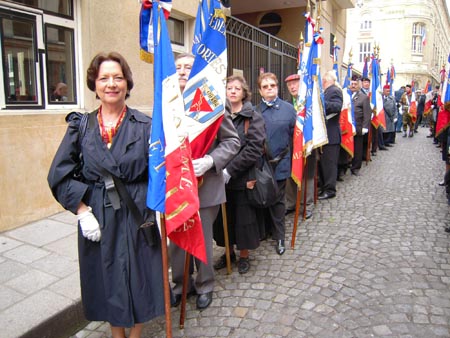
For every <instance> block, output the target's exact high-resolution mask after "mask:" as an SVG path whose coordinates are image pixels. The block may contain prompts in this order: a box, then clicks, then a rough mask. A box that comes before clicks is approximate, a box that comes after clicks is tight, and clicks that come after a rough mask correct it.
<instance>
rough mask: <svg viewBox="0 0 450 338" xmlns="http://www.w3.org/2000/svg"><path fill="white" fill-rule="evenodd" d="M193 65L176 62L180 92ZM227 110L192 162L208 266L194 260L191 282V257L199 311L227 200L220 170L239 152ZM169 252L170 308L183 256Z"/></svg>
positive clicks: (187, 60) (209, 285)
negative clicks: (216, 223) (213, 135)
mask: <svg viewBox="0 0 450 338" xmlns="http://www.w3.org/2000/svg"><path fill="white" fill-rule="evenodd" d="M193 63H194V55H192V54H189V53H182V54H180V55H178V57H177V58H176V60H175V65H176V69H177V74H178V80H179V85H180V89H181V92H183V91H184V88H185V86H186V83H187V81H188V79H189V74H190V73H191V69H192V65H193ZM229 109H230V107H229V103H228V102H227V104H226V110H225V115H224V117H223V120H222V122H221V125H220V127H219V131H218V132H217V136H216V138H215V140H214V142H213V144H212V145H211V148H210V149H209V150H208V153H207V154H206V155H205V156H204V157H202V158H198V159H194V160H193V161H192V164H193V166H194V172H195V176H197V177H202V181H201V184H199V187H198V196H199V199H200V218H201V220H202V228H203V236H204V239H205V247H206V258H207V262H208V264H205V263H203V262H202V261H200V260H198V259H194V260H193V261H194V262H195V267H196V268H197V275H196V277H195V281H194V280H193V278H192V274H193V271H194V266H193V262H192V257H191V264H190V267H191V269H190V272H189V283H188V295H193V294H197V300H196V305H197V309H199V310H204V309H206V308H207V307H208V306H209V305H211V302H212V294H213V290H214V268H213V265H214V263H213V223H214V220H215V219H216V218H217V214H218V212H219V208H220V205H221V204H222V203H225V201H226V197H225V178H224V175H223V169H224V168H225V166H226V165H227V163H228V162H229V161H230V160H231V159H232V158H233V157H234V156H235V155H236V154H237V153H238V151H239V147H240V141H239V136H238V134H237V132H236V128H234V126H233V121H232V120H231V116H230V112H229ZM169 251H170V257H171V263H172V282H173V283H174V287H173V288H172V290H173V292H174V295H175V302H174V303H173V306H178V305H179V304H180V302H181V294H182V290H183V276H184V262H185V255H186V253H185V251H184V250H183V249H181V248H180V247H178V246H177V245H175V244H174V243H171V244H170V246H169Z"/></svg>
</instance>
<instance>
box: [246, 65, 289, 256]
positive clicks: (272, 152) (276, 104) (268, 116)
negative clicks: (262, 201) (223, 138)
mask: <svg viewBox="0 0 450 338" xmlns="http://www.w3.org/2000/svg"><path fill="white" fill-rule="evenodd" d="M258 89H259V93H260V95H261V102H260V103H259V104H258V105H257V106H256V108H255V110H257V111H259V112H261V113H262V116H263V118H264V121H265V124H266V143H267V151H268V156H269V157H270V158H272V159H273V160H276V162H277V165H276V168H275V179H276V180H277V183H278V190H279V195H278V197H277V200H276V202H275V204H274V205H272V206H271V207H269V208H268V209H267V210H266V212H268V214H269V215H268V217H266V218H265V220H266V221H267V222H268V223H267V227H266V230H268V229H267V228H270V231H271V233H272V239H274V240H275V241H276V245H275V251H276V253H277V254H279V255H282V254H284V252H285V251H286V247H285V242H284V240H285V235H286V227H285V212H286V207H285V204H284V203H285V188H286V179H287V178H288V177H290V176H291V162H292V161H291V160H292V140H293V137H294V127H295V122H296V119H297V112H296V111H295V109H294V107H293V106H292V105H291V104H290V103H288V102H286V101H283V100H282V99H280V98H279V97H278V79H277V76H276V75H275V74H273V73H262V74H260V75H259V77H258ZM270 231H269V232H270Z"/></svg>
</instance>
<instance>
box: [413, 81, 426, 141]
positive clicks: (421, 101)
mask: <svg viewBox="0 0 450 338" xmlns="http://www.w3.org/2000/svg"><path fill="white" fill-rule="evenodd" d="M416 98H417V120H416V123H415V124H414V132H415V133H418V132H419V126H420V125H421V123H422V119H423V112H424V110H425V101H426V95H425V94H422V91H421V90H420V89H418V90H416Z"/></svg>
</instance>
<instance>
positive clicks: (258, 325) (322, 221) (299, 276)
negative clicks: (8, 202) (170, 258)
mask: <svg viewBox="0 0 450 338" xmlns="http://www.w3.org/2000/svg"><path fill="white" fill-rule="evenodd" d="M426 134H427V130H425V129H424V128H420V129H419V133H418V134H416V135H415V137H413V138H411V139H410V138H408V139H404V138H402V137H400V136H401V134H397V144H396V145H395V146H394V147H393V148H390V149H389V151H378V154H377V156H376V157H374V158H373V161H372V162H371V163H370V164H369V165H368V166H366V165H365V164H364V165H363V168H362V170H361V176H358V177H355V176H351V175H350V174H349V173H347V175H346V176H345V177H344V182H338V194H337V197H336V198H334V199H330V200H325V201H319V202H318V203H317V206H316V209H315V211H314V216H313V217H312V218H311V219H309V220H307V221H305V222H301V223H299V227H298V231H297V240H296V244H295V248H294V249H288V250H287V251H286V253H285V254H284V255H283V256H281V257H280V256H278V255H277V254H276V253H275V250H274V247H273V245H274V243H273V241H264V242H262V243H261V246H260V248H258V249H257V250H255V251H253V252H251V261H250V262H251V269H250V271H249V272H248V273H247V274H245V275H240V274H239V273H238V272H237V268H236V266H234V267H233V268H234V269H233V273H232V274H231V275H227V274H226V271H225V270H221V271H219V272H218V273H217V278H216V287H215V290H214V299H213V303H212V304H211V306H210V307H209V308H208V309H206V310H204V311H202V312H200V311H198V310H196V309H195V298H194V297H193V298H189V299H188V304H187V312H186V321H185V326H184V329H183V330H180V329H179V328H178V320H179V308H177V309H172V312H171V314H172V324H173V325H172V327H173V330H172V334H173V337H187V338H189V337H246V338H251V337H258V338H272V337H308V338H311V337H314V338H316V337H317V338H320V337H324V338H325V337H326V338H330V337H358V338H359V337H402V338H403V337H404V338H406V337H417V338H422V337H450V289H449V286H450V251H449V249H450V235H449V234H447V233H446V232H445V231H444V227H445V226H446V225H447V224H449V222H450V220H449V213H448V212H449V208H450V207H449V206H448V205H447V201H446V198H445V193H444V188H443V187H440V186H438V185H437V182H439V181H440V180H441V179H442V177H443V172H444V168H445V165H444V162H443V161H442V160H441V159H440V153H439V149H437V148H436V147H435V146H434V145H433V144H432V142H431V140H430V139H429V138H426V137H425V136H426ZM292 226H293V215H290V216H289V217H288V218H287V240H289V241H290V239H291V234H292ZM75 231H76V227H75V218H74V216H72V215H70V214H67V213H62V214H58V215H55V216H53V217H50V218H48V219H46V220H42V221H39V222H36V223H32V224H30V225H26V226H24V227H20V228H18V229H16V230H13V231H10V232H6V233H2V234H0V240H1V243H2V245H1V247H0V325H1V327H2V334H1V337H5V338H9V337H49V338H50V337H68V336H70V337H72V338H74V337H77V338H82V337H83V338H84V337H89V338H110V337H111V335H110V330H109V326H108V325H107V324H105V323H98V322H91V323H89V324H88V325H87V326H84V327H83V328H82V329H81V330H79V329H72V327H75V326H77V325H78V326H79V325H82V324H83V322H82V315H80V312H79V286H78V270H77V261H76V244H75V242H76V238H75ZM221 253H222V250H221V249H219V248H217V249H216V250H215V257H216V258H217V257H219V256H220V254H221ZM64 318H66V319H67V318H69V319H70V318H71V319H72V321H70V320H63V319H64ZM69 323H70V324H72V327H69ZM58 325H60V326H64V325H67V327H66V331H65V334H66V335H65V336H64V335H62V334H59V335H57V334H55V332H56V329H55V327H56V326H58ZM69 329H70V330H69ZM71 330H72V331H71ZM69 332H72V333H69ZM143 337H165V322H164V318H158V319H156V320H153V321H151V322H149V323H146V324H145V326H144V333H143Z"/></svg>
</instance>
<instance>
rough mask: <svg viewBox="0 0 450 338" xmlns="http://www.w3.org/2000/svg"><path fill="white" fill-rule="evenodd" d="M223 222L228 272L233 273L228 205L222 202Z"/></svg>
mask: <svg viewBox="0 0 450 338" xmlns="http://www.w3.org/2000/svg"><path fill="white" fill-rule="evenodd" d="M221 208H222V224H223V237H224V240H225V258H226V261H227V274H229V275H230V274H231V272H232V270H231V259H230V242H229V238H228V220H227V207H226V204H225V203H222V205H221Z"/></svg>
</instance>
